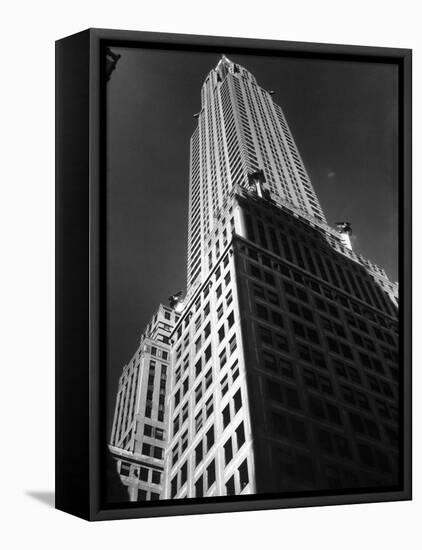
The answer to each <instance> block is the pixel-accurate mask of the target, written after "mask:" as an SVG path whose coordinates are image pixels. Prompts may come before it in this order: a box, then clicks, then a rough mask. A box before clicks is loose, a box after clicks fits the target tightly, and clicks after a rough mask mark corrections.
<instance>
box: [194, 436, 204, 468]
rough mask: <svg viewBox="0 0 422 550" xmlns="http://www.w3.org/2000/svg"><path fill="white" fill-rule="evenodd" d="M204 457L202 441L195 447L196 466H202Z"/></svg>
mask: <svg viewBox="0 0 422 550" xmlns="http://www.w3.org/2000/svg"><path fill="white" fill-rule="evenodd" d="M203 456H204V449H203V445H202V441H200V442H199V443H198V445H197V446H196V447H195V466H198V464H200V462H201V460H202V458H203Z"/></svg>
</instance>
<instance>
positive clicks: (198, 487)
mask: <svg viewBox="0 0 422 550" xmlns="http://www.w3.org/2000/svg"><path fill="white" fill-rule="evenodd" d="M203 494H204V479H203V476H201V477H199V478H198V480H197V481H196V482H195V496H197V497H202V496H203Z"/></svg>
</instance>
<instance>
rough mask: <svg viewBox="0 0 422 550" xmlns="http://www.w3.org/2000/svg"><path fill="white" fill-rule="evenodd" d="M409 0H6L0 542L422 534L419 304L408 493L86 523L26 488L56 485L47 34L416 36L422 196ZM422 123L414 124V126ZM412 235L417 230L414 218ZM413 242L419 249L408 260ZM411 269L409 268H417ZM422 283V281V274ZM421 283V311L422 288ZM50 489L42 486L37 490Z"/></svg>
mask: <svg viewBox="0 0 422 550" xmlns="http://www.w3.org/2000/svg"><path fill="white" fill-rule="evenodd" d="M417 4H418V3H417V2H416V1H415V2H412V1H410V0H409V1H407V0H402V1H401V2H396V1H395V2H391V1H389V0H384V1H383V2H381V1H379V2H374V1H371V0H354V1H353V2H341V0H336V1H329V0H310V1H306V2H305V1H300V0H290V1H288V2H287V1H282V0H278V1H274V2H271V1H270V0H254V1H251V0H247V1H243V2H240V1H236V2H230V1H229V0H224V1H223V0H213V1H212V2H211V1H210V2H207V3H201V2H199V1H198V2H194V1H188V0H178V1H173V2H172V1H171V0H160V1H155V2H143V1H142V0H141V1H138V2H130V1H129V0H111V1H109V0H102V1H100V0H91V1H89V0H85V1H81V0H73V1H68V2H63V1H62V2H60V1H56V2H48V1H46V0H38V1H32V2H30V1H22V2H17V1H15V2H13V3H12V2H8V3H7V4H6V3H5V4H3V8H2V10H1V14H2V31H1V38H0V40H1V48H0V52H1V53H0V71H1V77H2V85H1V87H0V94H1V96H2V98H1V101H0V110H1V115H0V131H1V153H2V154H1V162H0V172H1V177H0V185H1V191H2V198H1V201H0V236H1V237H0V238H1V241H0V242H1V257H2V260H3V261H2V265H1V269H0V277H1V283H0V292H1V296H0V311H1V335H2V339H1V346H0V353H1V363H0V365H1V388H2V392H1V397H0V419H1V445H2V452H1V461H2V466H1V468H0V476H1V482H0V506H1V508H2V510H1V512H0V522H1V524H2V528H1V530H0V533H1V540H2V541H3V542H2V546H3V548H20V547H28V548H58V547H59V548H64V549H67V548H77V547H79V548H88V547H91V545H92V547H94V545H95V547H97V548H116V547H118V548H123V547H125V546H126V545H127V546H126V547H127V548H137V547H138V548H144V549H146V548H157V549H159V548H171V549H175V548H198V547H201V548H215V547H217V545H218V546H220V547H221V548H231V547H232V548H239V547H240V548H253V547H259V548H262V549H264V548H275V547H288V548H299V549H300V548H306V547H308V546H309V547H310V548H312V549H317V548H324V549H331V548H333V549H334V548H341V549H342V550H347V549H349V548H353V549H354V550H356V548H364V549H366V548H371V547H372V546H374V547H378V548H383V549H390V548H394V549H396V548H397V547H399V546H401V547H403V548H410V549H413V548H420V547H421V539H422V535H421V527H420V524H421V521H422V504H421V500H420V499H421V483H422V482H421V477H422V475H421V466H420V463H421V428H420V420H421V406H420V399H418V392H420V388H421V375H420V371H419V361H418V359H419V358H420V351H419V349H418V340H417V338H418V331H417V328H418V326H417V321H418V316H417V315H416V316H415V340H416V346H415V347H416V349H415V361H414V388H415V391H414V394H415V406H414V425H415V430H414V432H415V445H414V464H415V476H414V479H415V482H414V487H415V500H414V501H413V502H405V503H386V504H369V505H353V506H338V507H326V508H309V509H301V510H298V509H297V510H284V511H268V512H251V513H238V514H219V515H212V516H197V517H178V518H164V519H152V520H131V521H120V522H117V521H114V522H105V523H97V524H89V523H86V522H84V521H82V520H79V519H76V518H73V517H71V516H68V515H66V514H63V513H61V512H58V511H55V510H54V509H53V508H52V507H49V506H47V505H46V504H45V503H42V502H41V501H40V500H39V498H34V497H33V496H31V493H37V492H38V493H41V494H44V497H45V493H46V494H47V499H48V498H49V497H48V493H49V492H50V491H52V490H53V479H54V476H53V472H54V462H53V456H54V454H53V433H54V430H53V429H54V424H53V410H54V408H53V406H54V396H53V387H54V384H53V382H54V378H53V367H54V362H53V358H54V330H53V329H54V309H53V306H54V293H53V291H54V40H56V39H58V38H61V37H63V36H66V35H69V34H72V33H75V32H77V31H79V30H82V29H84V28H86V27H104V28H121V29H134V30H149V31H163V32H181V33H195V34H210V35H222V36H224V35H226V36H230V35H231V36H242V37H254V38H273V39H286V40H298V41H308V42H312V41H314V42H332V43H343V44H364V45H374V46H375V45H376V46H394V47H405V48H413V49H414V72H415V74H414V82H415V85H414V97H415V106H414V124H415V128H416V132H415V134H416V133H418V134H419V135H418V136H415V141H414V151H415V157H417V158H415V172H414V182H415V190H414V201H415V205H416V206H419V207H421V206H422V205H421V202H420V199H421V191H420V186H419V180H420V176H421V173H420V168H421V163H420V160H419V158H418V157H419V156H420V155H418V154H416V153H420V150H421V137H420V126H421V125H420V122H421V99H420V98H421V95H422V86H421V74H420V73H421V60H420V58H421V54H422V41H421V32H420V17H418V15H419V14H418V10H417ZM418 129H419V132H418ZM414 229H415V239H414V240H415V242H417V241H418V237H420V236H421V230H420V227H419V226H418V225H415V227H414ZM419 263H420V255H419V253H418V250H415V258H414V267H415V270H416V269H417V268H418V267H419ZM415 279H416V280H417V276H415ZM418 286H419V288H420V286H421V285H418ZM418 286H417V287H416V288H415V310H416V311H420V290H419V288H418ZM44 500H45V498H44Z"/></svg>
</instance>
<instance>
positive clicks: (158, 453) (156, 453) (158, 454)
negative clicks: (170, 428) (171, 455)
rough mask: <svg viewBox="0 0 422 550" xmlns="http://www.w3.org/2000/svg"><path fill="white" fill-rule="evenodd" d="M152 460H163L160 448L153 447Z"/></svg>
mask: <svg viewBox="0 0 422 550" xmlns="http://www.w3.org/2000/svg"><path fill="white" fill-rule="evenodd" d="M154 458H159V459H162V458H163V449H162V448H161V447H154Z"/></svg>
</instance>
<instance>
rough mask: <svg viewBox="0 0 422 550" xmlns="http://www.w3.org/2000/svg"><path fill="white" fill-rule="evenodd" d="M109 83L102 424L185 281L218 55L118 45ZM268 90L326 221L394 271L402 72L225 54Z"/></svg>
mask: <svg viewBox="0 0 422 550" xmlns="http://www.w3.org/2000/svg"><path fill="white" fill-rule="evenodd" d="M114 51H115V52H116V53H119V54H121V55H122V57H121V59H120V60H119V62H118V65H117V68H116V70H115V71H114V72H113V74H112V76H111V79H110V81H109V82H108V84H107V87H108V107H107V108H108V113H107V124H108V146H107V155H108V158H107V163H108V172H107V201H108V212H107V216H108V217H107V223H108V304H107V307H108V365H107V372H108V392H107V399H108V404H109V407H108V409H109V418H108V424H109V426H110V425H111V421H112V416H111V415H112V412H113V409H114V400H115V392H116V389H117V379H118V377H119V375H120V373H121V368H122V367H123V365H124V364H125V363H126V362H128V361H129V360H130V358H131V357H132V355H133V353H134V352H135V350H136V347H137V346H138V342H139V336H140V335H141V332H142V330H143V327H144V326H145V325H146V323H147V322H148V321H149V319H150V317H151V316H152V314H153V313H154V311H155V309H156V308H157V306H158V304H159V302H160V301H162V302H165V301H166V299H167V297H168V296H169V295H170V294H171V293H173V292H174V291H177V290H179V289H183V288H185V284H186V246H187V221H188V183H189V138H190V136H191V134H192V132H193V130H194V128H195V123H196V120H195V119H194V118H193V114H194V113H197V112H198V111H199V110H200V89H201V85H202V83H203V81H204V79H205V76H206V75H207V74H208V72H209V71H210V70H211V68H213V67H214V66H215V65H216V64H217V62H218V60H219V58H220V54H217V53H215V54H213V53H192V52H182V51H180V52H175V51H165V50H162V51H160V50H146V49H123V48H121V49H117V48H114ZM226 53H227V55H228V56H229V57H231V58H232V59H233V61H236V62H238V63H240V64H241V65H243V66H244V67H245V68H246V69H248V70H250V71H251V72H252V73H253V74H254V75H255V77H256V78H257V80H258V82H259V84H261V85H262V86H263V87H264V88H267V89H271V90H274V91H275V95H274V96H273V98H274V100H275V101H276V102H277V103H278V104H279V105H280V106H281V107H282V109H283V111H284V113H285V115H286V118H287V121H288V123H289V125H290V128H291V130H292V133H293V137H294V139H295V141H296V143H297V146H298V148H299V151H300V153H301V155H302V158H303V160H304V163H305V166H306V168H307V170H308V172H309V174H310V177H311V181H312V183H313V185H314V187H315V190H316V193H317V195H318V196H319V199H320V202H321V206H322V208H323V210H324V212H325V214H326V217H327V219H328V222H329V223H331V224H334V223H335V222H336V221H344V220H345V221H350V222H351V224H352V227H353V231H354V249H355V250H356V251H357V252H360V253H361V254H363V255H364V256H365V257H367V258H368V259H370V260H372V261H374V262H375V263H377V264H378V265H380V266H382V267H384V269H385V270H386V271H387V273H388V275H389V276H390V278H391V279H392V280H396V279H397V261H398V257H397V185H398V178H397V77H398V75H397V69H396V67H395V66H392V65H386V64H376V63H370V64H369V63H357V62H343V61H342V62H334V61H320V60H303V59H294V58H278V57H266V56H250V55H248V56H243V55H230V51H227V52H226Z"/></svg>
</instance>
